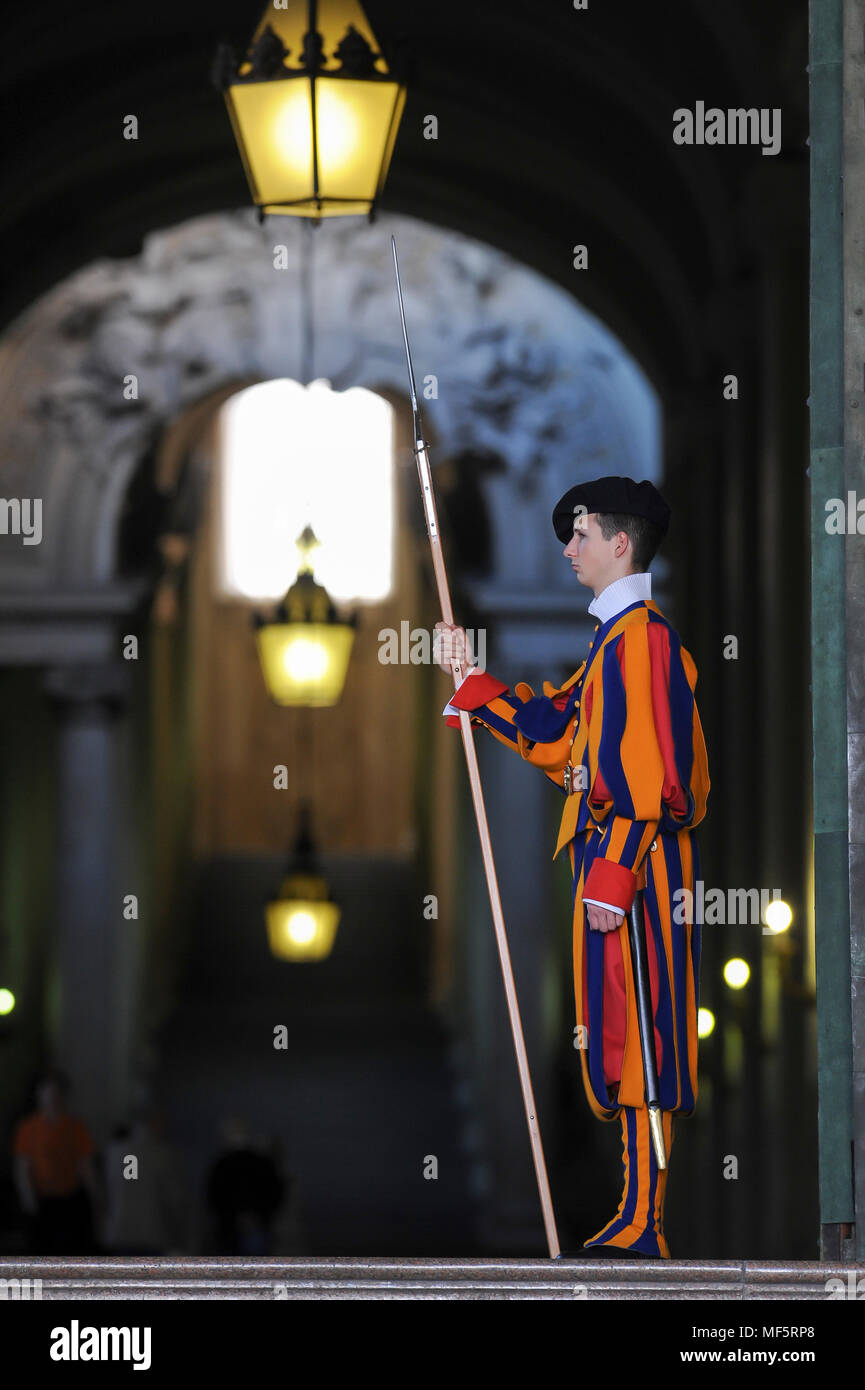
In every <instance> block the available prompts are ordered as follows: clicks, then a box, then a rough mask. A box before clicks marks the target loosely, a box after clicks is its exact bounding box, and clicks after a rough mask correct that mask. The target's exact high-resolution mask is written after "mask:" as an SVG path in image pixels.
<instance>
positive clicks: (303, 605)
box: [253, 526, 356, 706]
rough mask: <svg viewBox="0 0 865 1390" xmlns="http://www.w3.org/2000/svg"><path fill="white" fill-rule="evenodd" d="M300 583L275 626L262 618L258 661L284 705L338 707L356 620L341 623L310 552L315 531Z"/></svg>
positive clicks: (306, 543) (304, 541) (307, 543)
mask: <svg viewBox="0 0 865 1390" xmlns="http://www.w3.org/2000/svg"><path fill="white" fill-rule="evenodd" d="M297 544H298V549H299V550H300V552H301V556H302V559H301V565H300V569H299V570H298V572H297V579H296V580H295V582H294V584H292V586H291V588H290V589H289V591H288V593H287V594H286V595H285V598H284V599H283V600H282V602H281V603H280V605H279V607H278V608H277V610H276V614H275V617H274V619H273V620H272V621H266V620H265V619H263V618H261V617H259V616H256V617H255V618H254V619H253V621H254V623H255V626H256V629H257V632H256V637H257V641H258V655H259V659H260V661H261V669H262V671H263V673H264V679H265V682H266V684H267V688H268V690H269V692H270V695H271V698H272V699H273V700H275V701H276V703H277V704H278V705H307V706H326V705H335V704H336V703H337V702H338V700H339V697H340V696H341V694H342V691H343V686H344V685H345V678H346V674H347V672H348V662H349V657H350V656H351V649H352V644H353V642H354V625H355V621H356V619H355V618H354V617H352V619H351V620H350V621H349V622H340V620H339V619H338V617H337V614H336V609H335V608H334V606H333V604H332V603H331V601H330V596H329V595H328V592H327V590H326V589H325V588H324V587H323V585H321V584H318V583H317V582H316V579H315V575H314V574H313V571H312V565H311V563H310V561H309V552H310V551H311V550H312V549H313V548H314V547H315V546H316V545H317V544H318V541H317V540H316V539H315V536H314V534H313V532H312V530H311V528H310V527H309V526H307V527H306V528H305V529H304V531H303V533H302V534H301V536H300V539H299V540H298V542H297Z"/></svg>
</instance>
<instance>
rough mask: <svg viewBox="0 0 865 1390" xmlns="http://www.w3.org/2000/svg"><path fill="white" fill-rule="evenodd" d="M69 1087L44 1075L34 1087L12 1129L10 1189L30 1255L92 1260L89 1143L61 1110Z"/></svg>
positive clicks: (83, 1129)
mask: <svg viewBox="0 0 865 1390" xmlns="http://www.w3.org/2000/svg"><path fill="white" fill-rule="evenodd" d="M68 1091H69V1083H68V1081H67V1079H66V1077H65V1076H64V1075H63V1073H62V1072H57V1071H53V1072H49V1073H47V1074H46V1075H45V1076H43V1077H42V1078H41V1079H40V1080H39V1081H38V1082H37V1083H36V1088H35V1100H36V1109H35V1110H34V1111H33V1113H32V1114H30V1115H26V1116H25V1117H24V1119H23V1120H20V1121H19V1123H18V1125H17V1126H16V1128H15V1134H14V1138H13V1141H12V1149H13V1153H14V1157H15V1186H16V1188H17V1191H18V1200H19V1201H20V1203H21V1207H22V1210H23V1211H24V1213H25V1216H26V1217H27V1218H28V1224H29V1233H28V1234H29V1245H30V1250H31V1253H32V1254H34V1255H92V1254H95V1253H96V1246H95V1242H94V1235H93V1218H94V1211H95V1209H96V1207H97V1204H98V1193H97V1187H96V1176H95V1172H94V1168H93V1152H94V1145H93V1140H92V1139H91V1137H90V1133H89V1131H88V1129H87V1126H86V1125H85V1124H84V1122H83V1121H82V1120H79V1119H78V1118H77V1116H75V1115H70V1114H69V1113H68V1111H67V1110H66V1097H67V1094H68Z"/></svg>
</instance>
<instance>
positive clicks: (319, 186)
mask: <svg viewBox="0 0 865 1390" xmlns="http://www.w3.org/2000/svg"><path fill="white" fill-rule="evenodd" d="M214 80H215V81H216V84H217V86H218V87H220V89H221V90H222V91H223V93H224V96H225V101H226V105H227V106H228V112H229V116H230V117H231V124H232V127H233V129H234V135H235V139H236V140H237V144H238V148H239V150H240V154H241V158H242V160H243V165H244V168H245V170H246V177H247V180H248V182H249V188H250V192H251V193H252V198H253V201H254V202H255V203H256V204H257V206H258V208H259V209H260V212H261V214H262V215H264V213H286V214H291V215H294V216H300V217H314V218H316V219H317V218H320V217H333V216H344V215H346V214H350V213H370V215H371V214H372V211H373V209H374V206H375V203H376V200H377V198H378V197H379V195H380V194H381V191H382V188H383V187H384V181H385V178H386V177H387V171H388V166H389V164H390V160H391V155H392V154H393V147H394V142H395V140H396V135H397V130H398V129H399V123H400V119H401V116H402V111H403V106H404V104H405V86H404V85H403V84H402V83H401V82H398V81H396V80H395V78H394V76H393V74H392V73H391V72H390V70H389V68H388V66H387V64H386V62H385V60H384V58H383V57H382V55H381V53H379V52H378V51H377V41H376V38H375V35H374V34H373V32H372V29H371V28H370V26H369V23H368V21H367V18H366V15H365V14H364V12H363V10H362V8H361V6H360V5H359V4H358V3H356V0H287V3H286V6H285V8H276V7H275V6H273V5H269V6H268V7H267V9H266V10H265V12H264V15H263V17H262V19H261V22H260V24H259V26H258V28H257V29H256V31H255V34H254V35H253V39H252V43H251V45H250V48H249V53H248V55H247V57H246V59H245V60H244V61H243V62H241V63H240V64H239V65H238V64H237V62H236V60H235V58H234V55H233V54H232V53H231V51H230V50H229V49H227V48H226V47H225V46H223V47H222V48H221V49H220V51H219V54H218V56H217V61H216V67H215V70H214Z"/></svg>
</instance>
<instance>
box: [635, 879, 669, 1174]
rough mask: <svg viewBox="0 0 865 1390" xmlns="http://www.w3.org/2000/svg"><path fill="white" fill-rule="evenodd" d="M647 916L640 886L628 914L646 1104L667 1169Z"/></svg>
mask: <svg viewBox="0 0 865 1390" xmlns="http://www.w3.org/2000/svg"><path fill="white" fill-rule="evenodd" d="M644 921H645V919H644V915H643V890H642V889H641V888H638V889H637V891H636V893H635V894H634V902H633V906H632V907H631V911H630V913H629V915H628V940H629V941H630V944H631V963H632V965H633V971H634V992H635V995H636V1000H637V1018H638V1019H639V1024H640V1048H641V1051H642V1054H643V1080H644V1082H645V1088H646V1105H647V1106H648V1109H649V1121H650V1124H651V1128H652V1141H653V1143H654V1145H655V1156H656V1157H657V1160H658V1167H659V1168H666V1166H667V1156H666V1153H665V1151H664V1132H663V1129H662V1127H661V1098H660V1092H659V1088H658V1062H657V1058H656V1056H655V1021H654V1018H653V1015H652V990H651V986H650V983H649V963H648V957H647V955H646V933H645V925H644Z"/></svg>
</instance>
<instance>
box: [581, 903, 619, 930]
mask: <svg viewBox="0 0 865 1390" xmlns="http://www.w3.org/2000/svg"><path fill="white" fill-rule="evenodd" d="M586 916H587V917H588V919H589V926H590V927H591V929H592V931H615V930H616V927H620V926H621V925H622V923H623V922H624V920H625V918H624V916H623V914H622V913H621V912H610V910H609V909H608V908H606V907H598V905H597V903H586Z"/></svg>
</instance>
